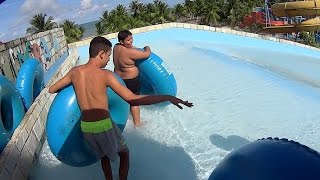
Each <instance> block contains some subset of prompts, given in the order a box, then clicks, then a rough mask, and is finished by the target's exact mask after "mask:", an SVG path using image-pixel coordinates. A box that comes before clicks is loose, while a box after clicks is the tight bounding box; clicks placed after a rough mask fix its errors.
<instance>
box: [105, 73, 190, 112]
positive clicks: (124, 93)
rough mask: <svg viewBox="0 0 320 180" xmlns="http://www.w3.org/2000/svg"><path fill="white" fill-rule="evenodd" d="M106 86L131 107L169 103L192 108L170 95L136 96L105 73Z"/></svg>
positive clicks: (186, 102)
mask: <svg viewBox="0 0 320 180" xmlns="http://www.w3.org/2000/svg"><path fill="white" fill-rule="evenodd" d="M105 77H106V83H107V84H106V85H107V86H109V87H111V88H112V89H113V90H114V92H116V93H117V94H118V95H119V96H120V97H122V98H123V99H124V100H125V101H127V102H128V103H129V104H130V105H131V106H139V105H151V104H156V103H161V102H165V101H170V102H171V103H172V104H173V105H175V106H177V107H178V108H180V109H182V106H181V105H180V104H183V105H185V106H187V107H192V106H193V103H191V102H188V101H183V100H181V99H179V98H176V97H174V96H170V95H150V96H148V95H136V94H133V93H132V92H131V91H130V90H129V89H128V88H126V87H125V86H123V85H122V84H120V83H119V81H118V80H117V79H116V77H114V75H113V74H112V73H111V72H106V76H105Z"/></svg>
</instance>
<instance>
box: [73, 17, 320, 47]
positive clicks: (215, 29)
mask: <svg viewBox="0 0 320 180" xmlns="http://www.w3.org/2000/svg"><path fill="white" fill-rule="evenodd" d="M167 28H184V29H194V30H204V31H212V32H221V33H227V34H234V35H239V36H246V37H252V38H258V39H265V40H269V41H276V42H280V43H286V44H290V45H295V46H300V47H303V48H308V49H313V50H317V51H320V49H319V48H316V47H313V46H309V45H305V44H301V43H298V42H294V41H289V40H285V39H280V38H275V37H272V36H269V35H261V34H255V33H249V32H245V31H237V30H234V29H231V28H228V27H211V26H205V25H197V24H187V23H176V22H172V23H165V24H158V25H151V26H145V27H141V28H135V29H131V30H130V31H131V32H132V33H133V34H138V33H144V32H149V31H154V30H160V29H167ZM103 37H105V38H107V39H114V38H117V33H111V34H107V35H104V36H103ZM92 38H93V37H89V38H86V39H84V40H82V41H78V42H75V43H71V44H69V47H70V48H78V47H81V46H84V45H89V43H90V41H91V39H92Z"/></svg>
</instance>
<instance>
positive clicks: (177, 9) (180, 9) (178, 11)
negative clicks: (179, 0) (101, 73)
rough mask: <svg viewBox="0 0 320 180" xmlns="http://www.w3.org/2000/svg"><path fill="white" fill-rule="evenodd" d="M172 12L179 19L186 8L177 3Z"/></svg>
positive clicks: (184, 13)
mask: <svg viewBox="0 0 320 180" xmlns="http://www.w3.org/2000/svg"><path fill="white" fill-rule="evenodd" d="M173 13H174V15H175V16H176V17H177V18H178V19H179V18H182V17H184V16H185V15H186V10H185V8H184V6H183V5H182V4H177V5H175V6H174V8H173Z"/></svg>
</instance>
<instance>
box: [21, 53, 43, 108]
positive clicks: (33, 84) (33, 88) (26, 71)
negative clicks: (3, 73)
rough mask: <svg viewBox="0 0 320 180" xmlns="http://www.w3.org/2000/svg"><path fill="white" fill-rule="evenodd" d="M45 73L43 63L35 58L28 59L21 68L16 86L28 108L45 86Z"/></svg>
mask: <svg viewBox="0 0 320 180" xmlns="http://www.w3.org/2000/svg"><path fill="white" fill-rule="evenodd" d="M43 73H44V72H43V68H42V64H41V63H40V62H39V60H37V59H35V58H29V59H27V60H26V61H25V62H24V63H23V64H22V66H21V68H20V70H19V73H18V76H17V80H16V88H17V90H18V91H19V92H20V94H21V96H22V98H23V99H24V105H25V108H26V110H28V109H29V108H30V106H31V104H32V103H33V101H34V99H35V98H36V97H37V96H38V95H39V94H40V92H41V91H42V89H43V88H44V77H43Z"/></svg>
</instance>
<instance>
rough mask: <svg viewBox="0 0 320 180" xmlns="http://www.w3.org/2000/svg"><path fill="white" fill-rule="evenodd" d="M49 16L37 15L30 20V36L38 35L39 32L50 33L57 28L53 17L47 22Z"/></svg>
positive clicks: (28, 30) (28, 29)
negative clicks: (49, 31)
mask: <svg viewBox="0 0 320 180" xmlns="http://www.w3.org/2000/svg"><path fill="white" fill-rule="evenodd" d="M46 17H47V14H42V13H40V14H36V15H34V16H33V17H32V19H31V20H30V24H31V27H29V28H27V30H26V31H27V33H28V34H36V33H39V32H44V31H48V30H51V29H54V28H56V27H57V24H56V23H55V22H53V17H52V16H49V18H48V19H47V20H46Z"/></svg>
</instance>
